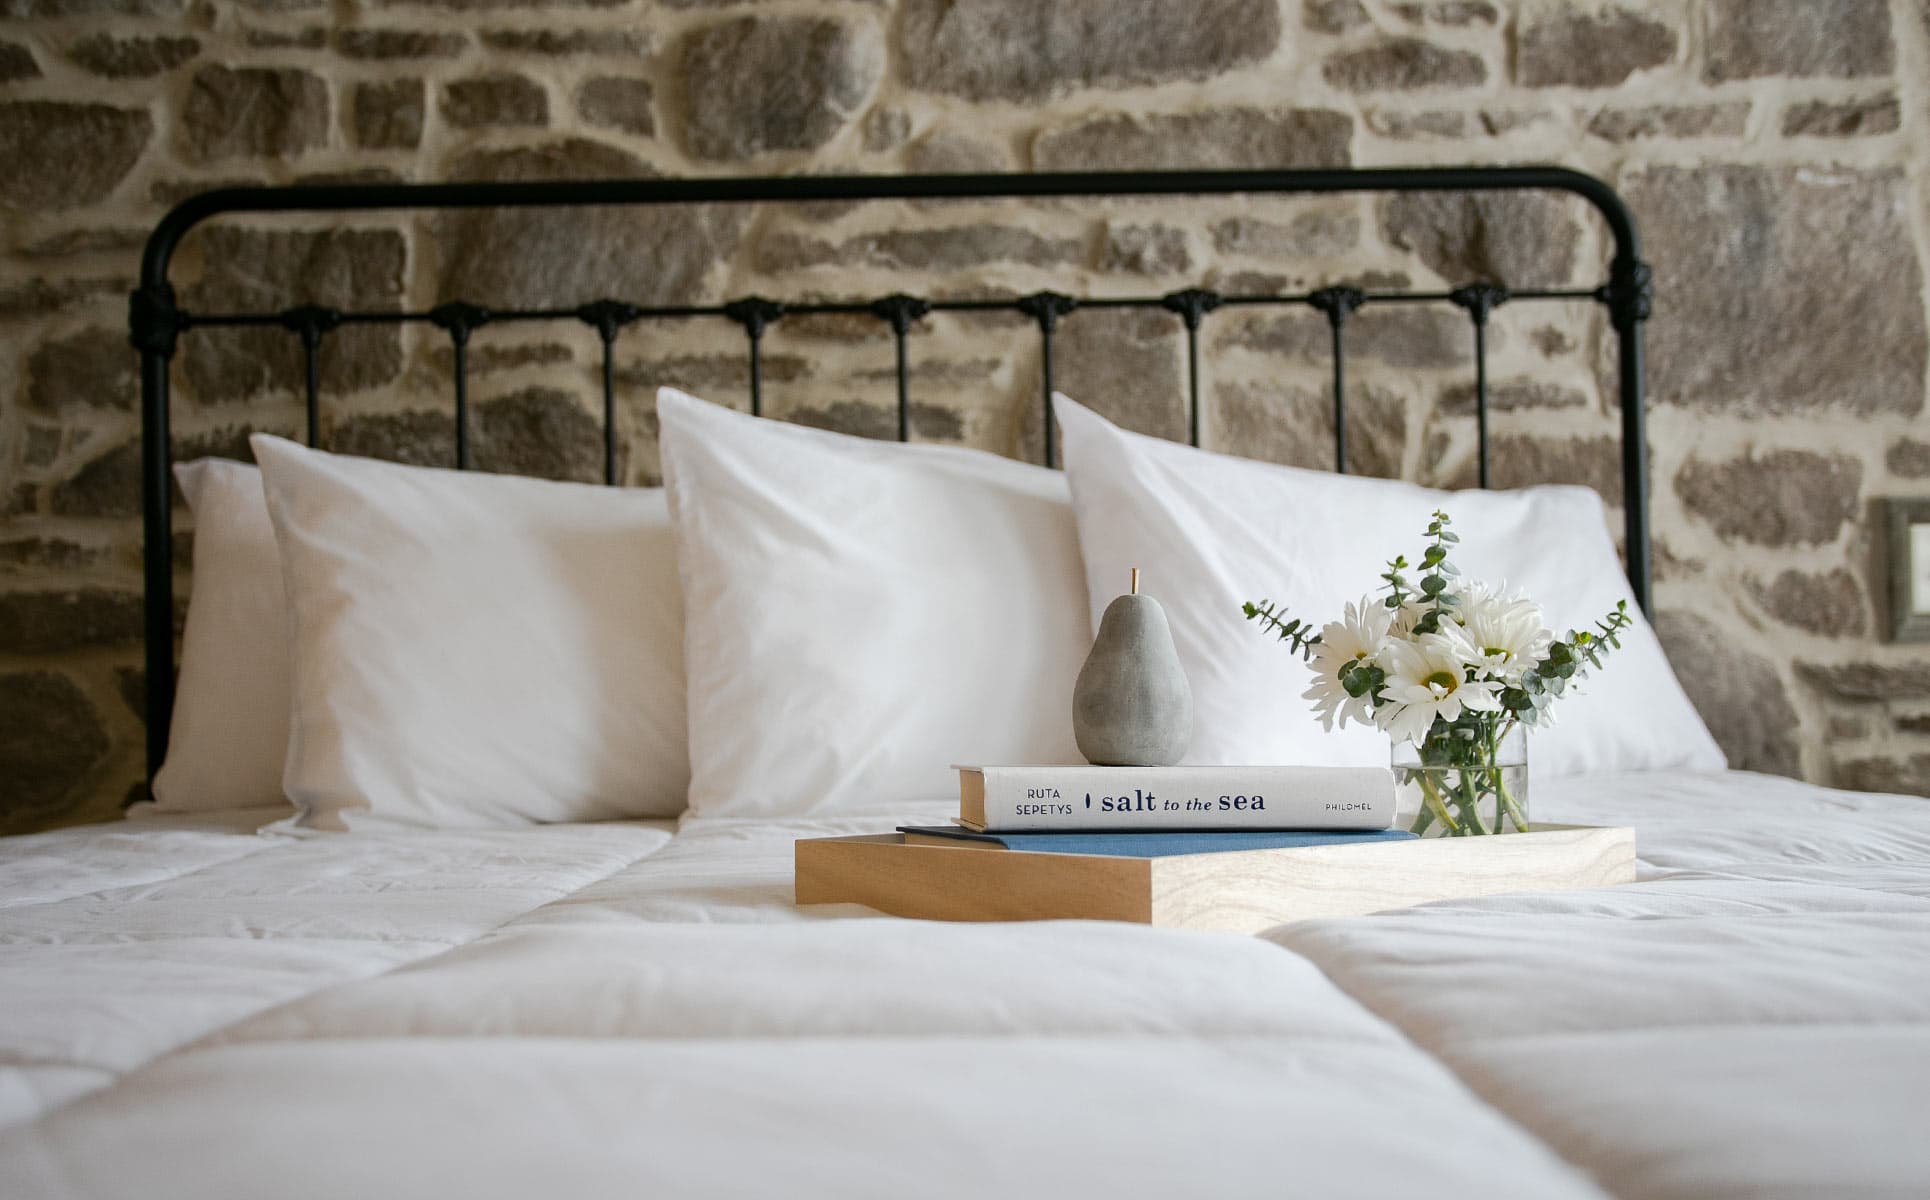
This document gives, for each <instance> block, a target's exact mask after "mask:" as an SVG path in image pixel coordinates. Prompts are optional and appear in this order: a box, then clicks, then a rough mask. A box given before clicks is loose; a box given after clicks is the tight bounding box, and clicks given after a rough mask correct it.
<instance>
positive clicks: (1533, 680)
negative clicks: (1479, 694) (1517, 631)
mask: <svg viewBox="0 0 1930 1200" xmlns="http://www.w3.org/2000/svg"><path fill="white" fill-rule="evenodd" d="M1634 621H1635V618H1633V617H1631V616H1629V615H1628V601H1626V600H1618V601H1616V603H1615V609H1614V611H1613V612H1610V613H1609V614H1608V615H1607V616H1605V617H1603V618H1602V619H1601V620H1599V621H1597V622H1595V630H1596V632H1594V633H1590V632H1588V631H1587V630H1585V629H1584V630H1574V629H1571V630H1569V631H1568V636H1567V637H1565V638H1557V639H1555V640H1554V641H1551V642H1549V643H1548V649H1547V651H1546V652H1545V653H1544V655H1543V657H1542V660H1541V661H1540V662H1539V663H1537V664H1536V665H1535V666H1533V667H1531V668H1530V669H1528V670H1526V671H1523V672H1522V673H1521V684H1520V686H1518V687H1511V688H1503V689H1502V690H1501V693H1500V700H1501V707H1502V708H1504V709H1506V710H1507V711H1509V712H1511V713H1513V714H1514V715H1515V716H1517V717H1520V718H1522V719H1523V720H1526V721H1527V722H1528V723H1529V724H1531V725H1532V724H1534V723H1535V722H1536V719H1537V718H1538V717H1540V716H1541V715H1542V713H1543V712H1545V711H1546V710H1547V708H1548V706H1549V705H1551V704H1553V703H1554V702H1555V701H1556V700H1559V699H1561V697H1562V696H1563V694H1565V693H1566V692H1567V690H1568V685H1569V684H1571V683H1575V682H1578V681H1580V680H1582V679H1584V678H1586V677H1587V675H1588V672H1589V670H1590V669H1594V670H1597V671H1599V670H1601V669H1602V666H1603V664H1604V662H1605V661H1606V660H1607V658H1608V656H1609V654H1610V653H1611V652H1613V651H1616V650H1620V649H1621V648H1622V637H1621V634H1622V630H1624V629H1626V628H1628V627H1629V626H1630V625H1632V624H1633V623H1634Z"/></svg>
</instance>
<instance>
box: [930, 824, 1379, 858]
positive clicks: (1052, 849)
mask: <svg viewBox="0 0 1930 1200" xmlns="http://www.w3.org/2000/svg"><path fill="white" fill-rule="evenodd" d="M898 832H899V833H902V834H904V835H905V840H906V841H907V842H924V843H926V844H928V845H936V844H940V843H947V842H949V843H951V844H954V845H965V846H978V847H981V848H985V849H1005V850H1030V851H1033V852H1035V853H1039V854H1104V855H1110V856H1112V857H1114V858H1165V857H1166V856H1168V855H1173V854H1211V853H1213V852H1215V851H1220V850H1284V849H1287V848H1289V847H1295V846H1339V845H1344V844H1345V843H1348V842H1404V841H1408V840H1410V839H1412V838H1413V837H1414V836H1415V835H1413V834H1411V833H1409V832H1407V831H1406V830H1404V829H1370V830H1339V829H1334V830H1329V829H1287V830H1271V831H1266V830H1261V831H1253V830H1244V829H1242V830H1233V831H1224V830H1222V831H1214V832H1205V833H1190V832H1185V831H1176V830H1157V831H1152V832H1147V833H976V832H974V831H972V830H970V829H961V828H959V827H958V826H956V825H900V826H899V827H898Z"/></svg>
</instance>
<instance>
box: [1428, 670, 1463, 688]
mask: <svg viewBox="0 0 1930 1200" xmlns="http://www.w3.org/2000/svg"><path fill="white" fill-rule="evenodd" d="M1421 682H1422V683H1425V684H1426V685H1427V686H1428V687H1430V688H1440V689H1441V690H1442V691H1444V692H1451V691H1453V690H1454V688H1455V685H1456V684H1458V683H1460V682H1461V681H1460V680H1458V679H1456V678H1455V677H1454V675H1453V673H1452V672H1449V671H1436V672H1434V673H1433V674H1432V675H1427V676H1424V677H1422V679H1421Z"/></svg>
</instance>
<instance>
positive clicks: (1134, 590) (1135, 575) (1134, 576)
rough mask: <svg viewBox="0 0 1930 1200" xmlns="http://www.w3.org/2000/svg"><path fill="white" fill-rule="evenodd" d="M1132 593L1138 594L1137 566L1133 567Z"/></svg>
mask: <svg viewBox="0 0 1930 1200" xmlns="http://www.w3.org/2000/svg"><path fill="white" fill-rule="evenodd" d="M1132 594H1133V595H1135V596H1137V595H1139V568H1138V567H1134V568H1133V585H1132Z"/></svg>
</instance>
